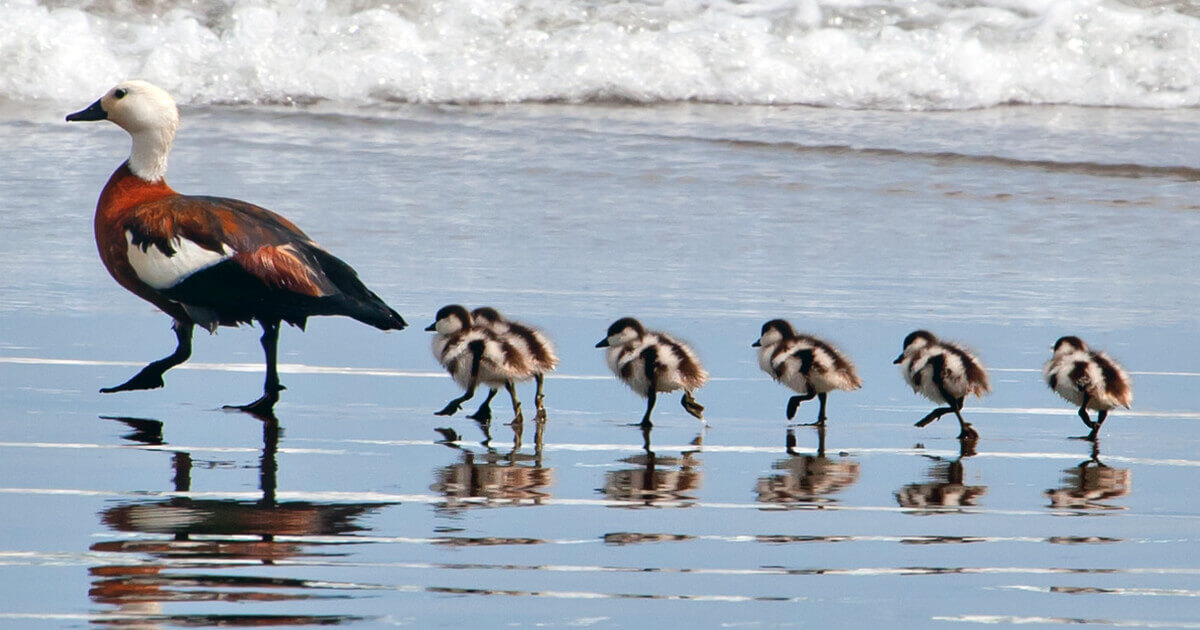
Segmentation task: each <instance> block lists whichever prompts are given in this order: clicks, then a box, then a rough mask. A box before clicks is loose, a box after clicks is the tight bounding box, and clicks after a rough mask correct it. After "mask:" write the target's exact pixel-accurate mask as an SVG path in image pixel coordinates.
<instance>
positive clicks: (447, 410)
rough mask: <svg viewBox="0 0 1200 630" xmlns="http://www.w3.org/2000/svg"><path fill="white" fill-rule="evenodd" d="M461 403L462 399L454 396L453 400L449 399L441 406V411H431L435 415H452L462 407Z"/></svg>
mask: <svg viewBox="0 0 1200 630" xmlns="http://www.w3.org/2000/svg"><path fill="white" fill-rule="evenodd" d="M462 404H463V401H462V399H459V398H455V399H454V400H451V401H450V402H448V403H446V406H445V407H442V409H441V411H435V412H433V415H435V416H453V415H454V414H456V413H458V410H459V409H462Z"/></svg>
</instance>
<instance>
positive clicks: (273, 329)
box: [225, 320, 287, 419]
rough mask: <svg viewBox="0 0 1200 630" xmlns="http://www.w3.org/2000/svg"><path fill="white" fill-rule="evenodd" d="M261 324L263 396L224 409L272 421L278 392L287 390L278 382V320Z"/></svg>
mask: <svg viewBox="0 0 1200 630" xmlns="http://www.w3.org/2000/svg"><path fill="white" fill-rule="evenodd" d="M259 323H260V324H262V328H263V334H262V339H261V340H260V341H261V342H262V347H263V354H264V355H266V362H267V378H266V381H265V382H264V383H263V395H262V397H261V398H259V399H258V400H256V401H254V402H252V403H250V404H248V405H226V406H225V408H226V409H236V410H239V411H245V412H246V413H249V414H252V415H255V416H258V417H260V418H264V419H273V418H274V417H275V416H274V409H275V403H277V402H279V392H281V391H283V390H284V389H287V388H286V387H284V386H283V385H282V384H280V382H279V369H278V365H277V362H276V360H277V357H278V352H279V320H273V321H265V320H259Z"/></svg>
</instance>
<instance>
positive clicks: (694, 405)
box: [679, 391, 704, 422]
mask: <svg viewBox="0 0 1200 630" xmlns="http://www.w3.org/2000/svg"><path fill="white" fill-rule="evenodd" d="M679 404H681V405H683V409H684V411H686V412H688V413H690V414H692V416H694V417H695V418H696V419H697V420H699V421H701V422H704V405H701V404H700V403H698V402H696V399H695V398H693V397H692V392H689V391H684V392H683V398H682V399H681V400H680V401H679Z"/></svg>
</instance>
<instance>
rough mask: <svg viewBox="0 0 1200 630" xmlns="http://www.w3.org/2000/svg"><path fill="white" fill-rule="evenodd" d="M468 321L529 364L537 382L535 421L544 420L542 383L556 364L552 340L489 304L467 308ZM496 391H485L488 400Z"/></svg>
mask: <svg viewBox="0 0 1200 630" xmlns="http://www.w3.org/2000/svg"><path fill="white" fill-rule="evenodd" d="M471 321H472V322H473V323H474V324H475V325H477V326H482V327H484V328H486V329H488V330H490V331H492V333H494V334H495V335H497V336H498V337H500V338H501V339H503V340H505V341H506V342H508V343H509V344H511V345H512V347H514V348H516V349H517V351H518V352H520V353H521V354H522V355H523V356H524V357H526V359H527V362H528V363H529V364H530V365H531V366H532V370H533V379H534V382H535V383H537V393H536V395H535V397H534V402H535V403H536V404H537V421H538V422H545V420H546V407H545V405H544V403H543V401H544V400H545V398H546V397H545V395H544V394H543V393H542V386H543V384H544V383H545V380H546V372H551V371H553V370H554V368H556V367H558V355H556V354H555V353H554V344H553V343H551V342H550V339H548V338H547V337H546V335H545V334H544V333H542V331H540V330H538V329H537V328H534V327H533V326H529V325H526V324H522V323H520V322H514V321H512V320H507V319H504V317H503V316H501V315H500V312H499V311H497V310H496V309H494V308H492V307H490V306H481V307H479V308H477V309H475V310H473V311H471ZM496 391H497V390H495V389H493V390H491V391H489V392H488V398H487V400H488V401H490V400H491V399H492V398H493V397H495V396H496ZM484 404H485V405H486V404H487V403H486V402H485V403H484Z"/></svg>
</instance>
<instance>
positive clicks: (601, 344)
mask: <svg viewBox="0 0 1200 630" xmlns="http://www.w3.org/2000/svg"><path fill="white" fill-rule="evenodd" d="M596 347H597V348H607V347H608V337H605V338H603V339H601V340H600V341H599V342H597V343H596Z"/></svg>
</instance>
